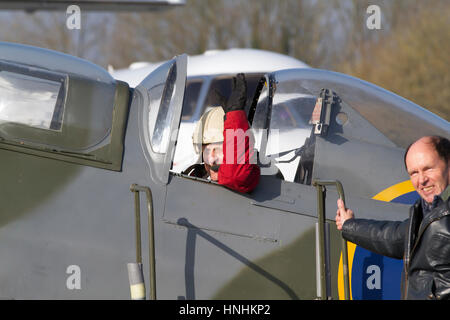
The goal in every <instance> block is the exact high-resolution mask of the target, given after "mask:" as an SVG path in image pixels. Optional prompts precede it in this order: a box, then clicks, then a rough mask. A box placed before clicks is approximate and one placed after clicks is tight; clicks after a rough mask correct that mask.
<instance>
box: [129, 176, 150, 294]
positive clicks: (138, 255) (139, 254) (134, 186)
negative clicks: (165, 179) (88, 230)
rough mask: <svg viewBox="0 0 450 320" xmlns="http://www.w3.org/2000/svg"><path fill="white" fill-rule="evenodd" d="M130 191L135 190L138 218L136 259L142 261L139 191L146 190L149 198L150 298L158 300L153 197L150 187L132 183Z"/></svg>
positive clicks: (135, 205) (135, 207)
mask: <svg viewBox="0 0 450 320" xmlns="http://www.w3.org/2000/svg"><path fill="white" fill-rule="evenodd" d="M130 191H131V192H134V209H135V220H136V260H137V262H138V263H142V249H141V220H140V215H141V212H140V211H141V209H140V198H139V192H145V194H146V198H147V220H148V247H149V268H150V272H149V276H150V300H156V270H155V228H154V221H153V197H152V191H151V190H150V188H148V187H143V186H139V185H137V184H132V185H131V186H130Z"/></svg>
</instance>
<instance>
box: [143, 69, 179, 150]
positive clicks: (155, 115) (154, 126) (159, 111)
mask: <svg viewBox="0 0 450 320" xmlns="http://www.w3.org/2000/svg"><path fill="white" fill-rule="evenodd" d="M176 77H177V74H176V64H174V65H173V66H172V67H171V69H170V71H169V75H168V79H167V82H166V85H164V84H159V85H157V86H155V87H153V88H151V89H150V90H149V91H148V95H149V97H150V112H149V129H150V132H152V136H151V146H152V149H153V151H154V152H156V153H166V151H167V148H168V147H169V142H170V123H171V122H172V118H173V111H174V110H173V108H171V106H170V101H171V100H172V96H173V94H174V92H175V79H176Z"/></svg>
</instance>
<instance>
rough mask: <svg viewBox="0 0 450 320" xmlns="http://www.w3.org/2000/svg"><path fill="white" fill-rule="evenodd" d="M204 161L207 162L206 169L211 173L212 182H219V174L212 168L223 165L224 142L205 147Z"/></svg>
mask: <svg viewBox="0 0 450 320" xmlns="http://www.w3.org/2000/svg"><path fill="white" fill-rule="evenodd" d="M203 161H204V162H205V169H206V171H207V172H208V173H209V176H210V178H211V180H212V181H218V180H219V172H218V171H214V170H212V169H211V167H212V166H215V165H219V164H222V162H223V149H222V142H218V143H210V144H208V145H204V146H203Z"/></svg>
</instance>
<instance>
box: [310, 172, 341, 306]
mask: <svg viewBox="0 0 450 320" xmlns="http://www.w3.org/2000/svg"><path fill="white" fill-rule="evenodd" d="M312 185H313V186H315V187H316V189H317V215H318V223H319V250H320V280H321V281H320V285H321V290H322V297H321V298H322V299H326V295H324V292H326V274H325V273H326V271H325V231H324V228H325V203H324V195H323V193H324V191H325V189H326V188H325V186H329V185H334V186H336V189H337V192H338V194H339V198H340V199H342V201H343V202H344V205H345V195H344V188H343V186H342V183H341V182H340V181H338V180H313V182H312ZM341 248H342V265H343V277H344V299H345V300H350V281H349V269H348V251H347V241H346V240H345V239H344V238H343V237H342V233H341Z"/></svg>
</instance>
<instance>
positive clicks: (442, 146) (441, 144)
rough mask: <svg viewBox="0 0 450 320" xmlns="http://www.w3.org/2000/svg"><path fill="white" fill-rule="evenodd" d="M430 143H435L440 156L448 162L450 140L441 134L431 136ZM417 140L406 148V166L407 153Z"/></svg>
mask: <svg viewBox="0 0 450 320" xmlns="http://www.w3.org/2000/svg"><path fill="white" fill-rule="evenodd" d="M429 138H430V143H431V144H432V145H433V147H434V149H435V150H436V152H437V154H438V155H439V157H440V158H441V159H442V160H444V161H445V162H448V161H449V160H450V140H448V139H447V138H444V137H441V136H430V137H429ZM414 143H415V142H413V143H411V144H410V145H409V146H408V148H406V150H405V155H404V157H403V162H404V163H405V168H406V155H407V154H408V151H409V149H410V148H411V146H412V145H413V144H414Z"/></svg>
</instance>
